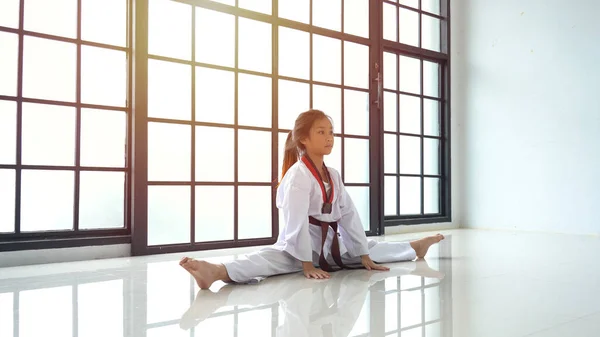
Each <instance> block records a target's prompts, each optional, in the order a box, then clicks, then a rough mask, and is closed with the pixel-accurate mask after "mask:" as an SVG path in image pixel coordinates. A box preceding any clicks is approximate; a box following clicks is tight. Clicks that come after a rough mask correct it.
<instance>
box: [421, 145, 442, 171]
mask: <svg viewBox="0 0 600 337" xmlns="http://www.w3.org/2000/svg"><path fill="white" fill-rule="evenodd" d="M423 147H424V148H425V149H424V150H425V151H424V152H423V166H424V167H423V173H424V174H431V175H437V174H440V141H439V140H438V139H431V138H425V139H424V140H423Z"/></svg>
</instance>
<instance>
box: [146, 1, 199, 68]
mask: <svg viewBox="0 0 600 337" xmlns="http://www.w3.org/2000/svg"><path fill="white" fill-rule="evenodd" d="M191 41H192V6H190V5H187V4H183V3H179V2H176V1H170V0H149V1H148V53H149V54H154V55H160V56H166V57H172V58H177V59H182V60H190V59H191V58H192V42H191Z"/></svg>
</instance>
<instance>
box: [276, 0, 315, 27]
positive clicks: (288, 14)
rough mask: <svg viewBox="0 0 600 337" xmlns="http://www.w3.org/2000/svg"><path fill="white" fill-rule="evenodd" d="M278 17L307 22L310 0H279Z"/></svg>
mask: <svg viewBox="0 0 600 337" xmlns="http://www.w3.org/2000/svg"><path fill="white" fill-rule="evenodd" d="M279 17H280V18H282V19H288V20H293V21H298V22H302V23H306V24H308V23H309V22H310V21H309V20H310V0H279Z"/></svg>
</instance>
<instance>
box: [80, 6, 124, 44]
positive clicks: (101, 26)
mask: <svg viewBox="0 0 600 337" xmlns="http://www.w3.org/2000/svg"><path fill="white" fill-rule="evenodd" d="M127 7H128V1H127V0H103V1H97V0H83V1H82V2H81V38H82V39H83V40H87V41H94V42H100V43H105V44H111V45H115V46H120V47H125V46H126V45H127Z"/></svg>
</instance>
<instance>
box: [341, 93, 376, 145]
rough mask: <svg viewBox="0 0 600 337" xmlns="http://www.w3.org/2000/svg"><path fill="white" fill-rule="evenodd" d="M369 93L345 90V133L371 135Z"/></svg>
mask: <svg viewBox="0 0 600 337" xmlns="http://www.w3.org/2000/svg"><path fill="white" fill-rule="evenodd" d="M369 103H370V102H369V93H368V92H362V91H355V90H348V89H346V90H344V123H345V125H344V133H345V134H350V135H358V136H368V135H369Z"/></svg>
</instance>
